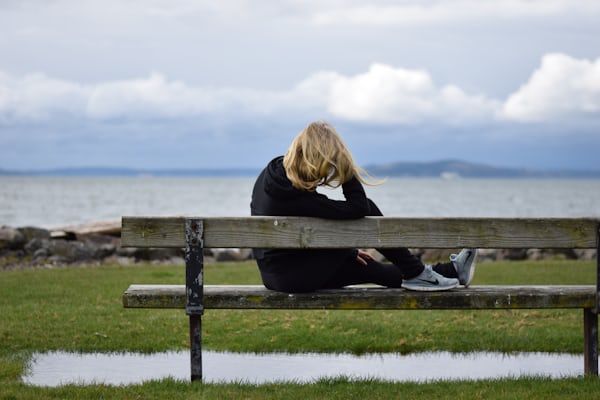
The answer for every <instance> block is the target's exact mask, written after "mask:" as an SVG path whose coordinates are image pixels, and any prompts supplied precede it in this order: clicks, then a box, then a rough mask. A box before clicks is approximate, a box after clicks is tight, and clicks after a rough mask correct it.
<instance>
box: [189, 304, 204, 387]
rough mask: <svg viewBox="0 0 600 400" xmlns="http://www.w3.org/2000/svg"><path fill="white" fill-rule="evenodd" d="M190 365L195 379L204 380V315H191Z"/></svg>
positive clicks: (193, 379)
mask: <svg viewBox="0 0 600 400" xmlns="http://www.w3.org/2000/svg"><path fill="white" fill-rule="evenodd" d="M190 366H191V377H192V382H193V381H196V380H198V381H201V380H202V316H201V315H190Z"/></svg>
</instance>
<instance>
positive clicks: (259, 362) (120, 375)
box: [23, 351, 583, 386]
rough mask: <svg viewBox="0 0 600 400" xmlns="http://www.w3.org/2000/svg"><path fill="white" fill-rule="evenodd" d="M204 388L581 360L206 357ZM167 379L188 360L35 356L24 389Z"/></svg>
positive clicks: (491, 371) (418, 376)
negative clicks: (216, 384)
mask: <svg viewBox="0 0 600 400" xmlns="http://www.w3.org/2000/svg"><path fill="white" fill-rule="evenodd" d="M202 355H203V372H204V378H203V380H204V382H225V383H232V382H248V383H256V384H259V383H267V382H281V381H287V382H299V383H310V382H314V381H316V380H318V379H319V378H323V377H330V378H332V377H340V376H345V377H348V378H351V379H356V380H358V379H368V378H376V379H380V380H386V381H394V382H401V381H414V382H424V381H430V380H442V379H443V380H453V379H454V380H456V379H486V378H501V377H520V376H534V375H535V376H548V377H554V378H562V377H567V376H578V375H582V374H583V356H581V355H572V354H549V353H516V354H503V353H489V352H477V353H462V354H457V353H448V352H431V353H416V354H407V355H400V354H370V355H363V356H355V355H351V354H315V353H309V354H306V353H304V354H285V353H268V354H255V353H224V352H213V351H204V352H203V353H202ZM166 377H172V378H174V379H177V380H186V381H187V380H189V353H188V352H187V351H185V352H167V353H156V354H134V353H124V354H121V353H119V354H117V353H113V354H99V353H94V354H77V353H66V352H50V353H38V354H35V355H34V356H33V359H32V362H31V366H30V369H29V371H28V374H27V375H26V376H25V377H23V381H24V382H25V383H26V384H30V385H35V386H60V385H65V384H70V383H73V384H79V385H86V384H92V383H104V384H109V385H127V384H135V383H140V382H143V381H148V380H153V379H154V380H158V379H162V378H166Z"/></svg>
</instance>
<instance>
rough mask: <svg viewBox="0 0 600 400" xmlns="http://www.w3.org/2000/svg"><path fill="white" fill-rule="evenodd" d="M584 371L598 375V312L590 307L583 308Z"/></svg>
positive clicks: (587, 373)
mask: <svg viewBox="0 0 600 400" xmlns="http://www.w3.org/2000/svg"><path fill="white" fill-rule="evenodd" d="M583 330H584V333H583V338H584V339H583V340H584V349H583V351H584V353H583V359H584V364H585V365H584V372H585V374H586V375H596V376H597V375H598V314H596V313H594V312H593V310H592V309H590V308H584V309H583Z"/></svg>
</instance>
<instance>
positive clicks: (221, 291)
mask: <svg viewBox="0 0 600 400" xmlns="http://www.w3.org/2000/svg"><path fill="white" fill-rule="evenodd" d="M595 289H596V288H595V286H592V285H572V286H568V285H567V286H472V287H470V288H468V289H462V288H461V289H457V290H451V291H443V292H414V291H408V290H404V289H387V288H380V287H365V286H353V287H349V288H345V289H335V290H324V291H319V292H313V293H305V294H304V293H303V294H286V293H280V292H275V291H271V290H268V289H265V288H264V286H222V285H218V286H211V285H205V286H204V307H205V308H206V309H336V310H366V309H376V310H418V309H440V310H443V309H448V310H452V309H455V310H459V309H533V308H593V307H594V304H595V299H596V291H595ZM185 302H186V301H185V286H184V285H131V286H130V287H129V288H128V289H127V291H125V293H124V295H123V305H124V306H125V307H127V308H185Z"/></svg>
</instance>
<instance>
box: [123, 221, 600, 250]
mask: <svg viewBox="0 0 600 400" xmlns="http://www.w3.org/2000/svg"><path fill="white" fill-rule="evenodd" d="M194 218H201V219H202V220H203V221H204V232H205V234H204V246H205V247H207V248H217V247H223V248H253V247H259V248H260V247H265V248H309V247H310V248H336V247H362V248H392V247H424V248H461V247H476V248H595V247H596V235H597V229H598V223H599V221H598V220H597V219H594V218H390V217H367V218H361V219H358V220H352V221H348V220H346V221H336V220H325V219H318V218H302V217H223V218H217V217H208V218H202V217H194ZM184 226H185V217H123V220H122V232H121V239H122V245H123V246H125V247H185V228H184Z"/></svg>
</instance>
